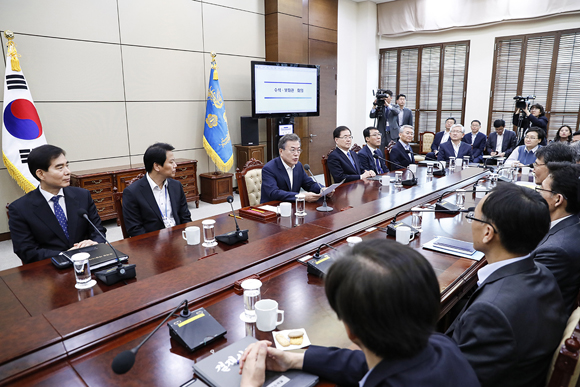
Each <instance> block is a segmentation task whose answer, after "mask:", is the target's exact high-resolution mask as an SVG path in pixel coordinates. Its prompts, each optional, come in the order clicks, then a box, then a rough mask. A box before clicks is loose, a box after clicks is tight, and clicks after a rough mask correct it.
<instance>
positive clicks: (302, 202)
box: [294, 194, 306, 216]
mask: <svg viewBox="0 0 580 387" xmlns="http://www.w3.org/2000/svg"><path fill="white" fill-rule="evenodd" d="M305 209H306V195H304V194H298V195H296V213H295V214H294V215H296V216H304V215H306V211H305Z"/></svg>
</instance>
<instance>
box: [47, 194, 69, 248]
mask: <svg viewBox="0 0 580 387" xmlns="http://www.w3.org/2000/svg"><path fill="white" fill-rule="evenodd" d="M59 197H60V195H56V196H53V197H52V199H50V200H52V202H53V203H54V214H55V215H56V220H58V224H60V227H62V231H64V235H65V236H66V238H67V239H68V238H69V236H68V223H67V220H66V216H64V211H63V210H62V207H61V206H60V204H58V198H59Z"/></svg>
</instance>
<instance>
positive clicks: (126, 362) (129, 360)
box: [111, 300, 190, 375]
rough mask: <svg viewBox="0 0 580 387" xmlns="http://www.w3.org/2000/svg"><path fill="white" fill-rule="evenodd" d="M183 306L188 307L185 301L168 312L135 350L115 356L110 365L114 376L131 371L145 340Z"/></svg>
mask: <svg viewBox="0 0 580 387" xmlns="http://www.w3.org/2000/svg"><path fill="white" fill-rule="evenodd" d="M184 304H185V306H184V307H185V308H187V307H188V304H187V300H184V301H181V303H180V304H179V305H178V306H177V308H175V309H173V310H172V311H171V312H170V313H169V314H168V315H167V317H165V320H163V322H162V323H161V324H159V325H158V326H157V328H155V330H154V331H153V332H151V333H149V335H148V336H147V337H146V338H145V340H143V341H142V342H141V344H139V345H138V346H136V347H135V348H133V349H131V350H129V351H123V352H121V353H120V354H118V355H117V356H115V358H114V359H113V364H112V365H111V367H112V368H113V371H114V372H115V373H116V374H118V375H121V374H124V373H126V372H127V371H129V370H130V369H131V367H133V364H135V356H136V355H137V351H139V348H141V346H142V345H143V344H145V342H146V341H147V340H149V338H150V337H151V336H153V334H154V333H155V332H157V330H158V329H159V328H161V326H162V325H163V324H165V322H166V321H167V320H169V317H171V316H172V315H173V313H175V312H177V309H179V308H181V306H182V305H184ZM189 313H190V312H189V309H187V313H185V310H184V311H183V312H182V314H181V315H182V316H183V315H184V314H185V315H189Z"/></svg>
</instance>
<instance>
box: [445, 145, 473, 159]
mask: <svg viewBox="0 0 580 387" xmlns="http://www.w3.org/2000/svg"><path fill="white" fill-rule="evenodd" d="M463 156H469V157H470V158H471V146H470V145H467V144H466V143H464V142H463V141H462V142H460V143H459V152H457V158H458V159H462V158H463ZM449 157H456V156H455V150H454V149H453V143H452V142H451V141H447V142H446V143H444V144H441V146H440V147H439V153H438V154H437V160H439V161H449Z"/></svg>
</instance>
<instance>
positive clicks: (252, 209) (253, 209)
mask: <svg viewBox="0 0 580 387" xmlns="http://www.w3.org/2000/svg"><path fill="white" fill-rule="evenodd" d="M250 211H255V212H259V213H260V214H263V213H264V211H260V210H257V209H255V208H250Z"/></svg>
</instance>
